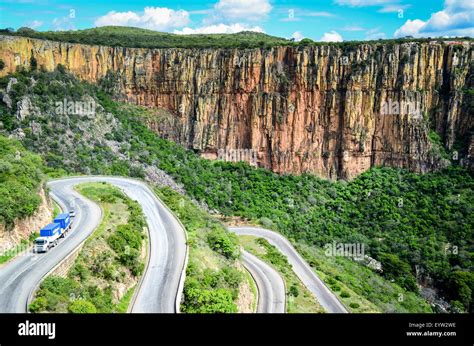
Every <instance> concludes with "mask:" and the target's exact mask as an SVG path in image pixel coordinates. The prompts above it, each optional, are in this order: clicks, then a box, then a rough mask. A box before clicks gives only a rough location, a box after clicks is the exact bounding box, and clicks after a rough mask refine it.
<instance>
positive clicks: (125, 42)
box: [0, 26, 472, 49]
mask: <svg viewBox="0 0 474 346" xmlns="http://www.w3.org/2000/svg"><path fill="white" fill-rule="evenodd" d="M0 34H3V35H14V36H24V37H32V38H38V39H46V40H52V41H62V42H70V43H83V44H91V45H106V46H112V47H137V48H241V49H246V48H269V47H274V46H302V47H304V46H316V45H326V46H327V45H336V46H341V47H352V46H354V45H359V44H370V43H384V44H387V43H391V44H397V43H398V44H400V43H405V42H429V41H431V40H432V39H431V38H430V39H427V38H407V39H404V38H399V39H391V40H372V41H344V42H318V41H313V40H311V39H309V38H305V39H303V40H301V41H300V42H294V41H292V40H288V39H285V38H281V37H275V36H270V35H267V34H263V33H257V32H251V31H242V32H239V33H236V34H196V35H177V34H171V33H166V32H158V31H153V30H147V29H140V28H131V27H120V26H104V27H100V28H92V29H85V30H75V31H35V30H32V29H30V28H20V29H18V30H17V31H16V32H15V31H11V30H8V29H2V30H0ZM435 40H438V41H443V40H447V39H446V38H436V39H435ZM462 40H463V41H471V40H472V38H470V37H464V38H462ZM460 48H461V49H462V46H461V47H460Z"/></svg>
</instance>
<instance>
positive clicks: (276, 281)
mask: <svg viewBox="0 0 474 346" xmlns="http://www.w3.org/2000/svg"><path fill="white" fill-rule="evenodd" d="M241 254H242V262H243V264H244V266H245V268H247V270H248V271H249V272H250V274H251V275H252V277H253V279H254V280H255V283H256V285H257V289H258V304H257V312H258V313H284V312H286V311H285V299H286V294H285V283H284V282H283V279H282V277H281V276H280V274H279V273H278V272H277V271H276V270H275V269H273V268H272V267H271V266H270V265H268V264H267V263H265V262H263V261H262V260H260V259H259V258H257V257H256V256H254V255H252V254H251V253H248V252H247V251H245V250H242V251H241Z"/></svg>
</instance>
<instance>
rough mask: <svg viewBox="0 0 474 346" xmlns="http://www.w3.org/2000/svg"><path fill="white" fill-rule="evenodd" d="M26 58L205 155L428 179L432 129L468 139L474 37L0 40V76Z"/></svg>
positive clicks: (284, 167) (340, 173) (290, 169)
mask: <svg viewBox="0 0 474 346" xmlns="http://www.w3.org/2000/svg"><path fill="white" fill-rule="evenodd" d="M31 57H34V58H35V59H36V61H37V64H38V66H39V67H43V68H46V69H47V70H52V69H54V68H55V67H56V66H57V65H58V64H62V65H64V66H65V67H66V68H67V69H68V70H70V71H71V72H72V73H73V74H75V75H76V76H78V77H79V78H82V79H85V80H88V81H91V82H99V81H100V80H109V81H114V83H115V84H114V85H115V89H116V91H117V92H118V93H119V94H120V95H122V97H123V98H125V99H126V100H127V101H128V102H133V103H136V104H139V105H144V106H148V107H155V108H159V109H161V111H160V112H159V113H157V114H161V115H160V116H158V115H157V119H151V120H150V121H149V125H150V127H152V128H154V129H155V130H156V131H158V132H161V133H164V134H166V136H168V138H171V139H173V140H175V141H177V142H179V143H181V144H183V145H185V146H187V147H188V148H191V149H195V150H197V151H199V152H201V153H202V154H203V155H205V156H206V157H208V158H215V157H217V152H218V150H219V149H252V150H254V151H255V152H256V153H257V158H258V164H259V165H260V166H263V167H266V168H270V169H272V170H273V171H275V172H279V173H297V174H299V173H303V172H311V173H314V174H317V175H320V176H323V177H328V178H352V177H354V176H356V175H358V174H360V173H361V172H364V171H365V170H367V169H369V168H370V167H372V166H376V165H388V166H395V167H405V168H409V169H411V170H414V171H418V172H425V171H429V170H432V169H436V168H438V167H440V166H442V165H444V164H446V163H445V162H444V161H443V160H441V159H439V157H438V155H437V154H436V150H434V149H435V148H434V147H433V145H432V144H431V142H430V139H429V128H432V129H434V130H435V131H436V132H437V133H438V134H439V135H440V136H441V138H442V140H443V142H444V144H445V147H446V149H448V150H451V149H453V148H456V145H457V144H458V143H461V142H462V143H464V144H463V145H464V146H465V147H467V146H469V143H470V142H471V141H472V138H471V137H472V136H471V131H472V127H473V118H474V117H473V114H472V106H470V105H469V104H467V105H466V103H469V102H471V103H472V100H470V99H468V95H470V94H469V93H468V92H467V91H466V90H467V89H471V90H472V88H473V85H472V83H473V82H472V78H473V77H471V76H472V75H473V70H474V67H473V63H472V60H473V59H472V58H473V49H472V44H470V43H469V42H464V43H461V44H460V43H453V42H447V43H446V42H445V43H441V42H431V43H404V44H393V43H383V42H381V43H377V44H360V45H353V46H346V47H339V46H336V45H327V46H315V47H276V48H272V49H267V50H265V49H243V50H238V49H200V50H199V49H138V48H118V47H115V48H113V47H104V46H88V45H80V44H70V43H59V42H52V41H43V40H36V39H29V38H21V37H9V36H0V59H2V60H3V61H4V62H5V68H4V70H3V71H0V74H3V75H4V74H5V73H8V72H12V71H14V70H15V69H16V67H17V66H18V65H23V66H27V67H28V66H29V64H30V62H31ZM466 99H467V101H466ZM470 107H471V108H470ZM164 113H166V115H163V114H164ZM466 155H467V154H466Z"/></svg>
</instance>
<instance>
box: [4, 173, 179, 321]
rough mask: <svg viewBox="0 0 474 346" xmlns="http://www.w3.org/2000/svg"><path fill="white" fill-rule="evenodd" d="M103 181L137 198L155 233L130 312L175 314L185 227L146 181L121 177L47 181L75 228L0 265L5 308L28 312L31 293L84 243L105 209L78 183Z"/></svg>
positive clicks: (151, 236)
mask: <svg viewBox="0 0 474 346" xmlns="http://www.w3.org/2000/svg"><path fill="white" fill-rule="evenodd" d="M99 181H104V182H107V183H110V184H112V185H115V186H117V187H119V188H120V189H122V191H123V192H124V193H125V194H127V195H128V196H129V197H130V198H132V199H134V200H136V201H138V203H140V205H141V206H142V209H143V212H144V214H145V216H146V219H147V223H148V228H149V232H150V253H149V264H148V267H147V270H146V272H145V273H144V274H143V275H144V277H143V279H142V282H141V285H140V287H138V291H137V292H136V295H135V299H134V303H133V306H132V309H131V312H134V313H140V312H143V313H145V312H150V313H151V312H157V313H174V312H176V305H177V304H176V301H177V300H179V299H180V297H181V292H180V291H181V289H182V287H181V286H182V285H180V282H181V280H182V278H181V275H182V271H183V268H184V263H185V258H186V238H185V233H184V232H185V231H184V230H183V229H182V227H181V226H180V224H179V222H178V221H177V220H176V219H175V218H174V216H173V215H172V214H171V212H169V210H168V209H167V208H166V207H165V206H164V205H163V204H162V203H161V202H160V200H159V199H158V198H157V197H156V196H155V195H154V193H153V192H152V191H151V190H150V189H149V188H148V187H147V186H146V185H145V184H143V183H141V182H139V181H137V180H133V179H127V178H119V177H78V178H67V179H61V180H54V181H51V182H49V183H48V186H49V188H50V189H51V195H52V197H53V198H54V199H55V200H56V201H57V202H58V203H59V204H60V205H61V207H62V208H63V210H71V209H74V210H75V211H76V213H77V216H76V217H75V218H73V225H72V230H71V231H70V232H69V233H68V235H67V236H66V237H65V238H64V239H61V240H60V243H59V245H58V246H57V247H55V248H52V249H51V250H50V251H49V252H48V253H46V254H33V253H32V252H31V251H28V252H27V253H25V254H23V255H20V256H18V257H16V258H15V259H13V260H12V261H10V262H9V263H7V264H6V265H4V266H2V267H0V312H25V311H26V306H27V300H28V296H29V295H30V292H32V290H34V289H35V287H36V286H37V285H38V283H39V282H40V281H41V279H42V278H43V276H44V275H46V274H47V273H48V272H49V271H50V270H51V269H52V268H54V267H55V266H56V265H57V264H58V263H59V262H60V261H61V260H62V259H64V258H65V257H66V256H67V255H68V254H69V253H70V252H72V251H73V250H74V249H75V248H76V247H77V246H79V245H80V244H81V243H82V242H83V241H84V240H85V239H86V238H87V237H88V236H89V235H90V234H91V233H92V232H93V231H94V229H95V228H96V227H97V226H98V224H99V222H100V219H101V210H100V208H99V206H97V205H96V204H95V203H93V202H91V201H89V200H88V199H86V198H84V197H83V196H81V195H80V194H79V193H77V192H76V191H74V189H73V187H74V185H77V184H80V183H85V182H99Z"/></svg>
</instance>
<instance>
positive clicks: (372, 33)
mask: <svg viewBox="0 0 474 346" xmlns="http://www.w3.org/2000/svg"><path fill="white" fill-rule="evenodd" d="M385 37H386V35H385V33H384V32H381V31H380V28H374V29H370V30H367V31H366V32H365V39H366V40H378V39H379V38H385Z"/></svg>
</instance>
